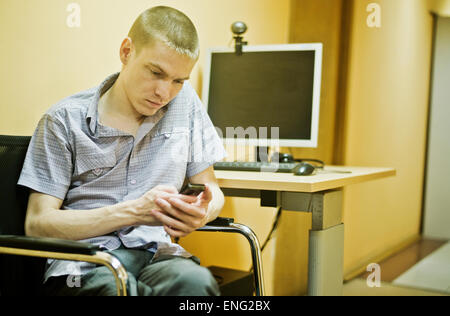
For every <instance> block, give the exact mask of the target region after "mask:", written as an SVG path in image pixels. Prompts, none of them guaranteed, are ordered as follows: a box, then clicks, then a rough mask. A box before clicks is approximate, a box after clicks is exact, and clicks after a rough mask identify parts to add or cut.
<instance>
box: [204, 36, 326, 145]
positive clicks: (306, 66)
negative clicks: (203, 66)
mask: <svg viewBox="0 0 450 316" xmlns="http://www.w3.org/2000/svg"><path fill="white" fill-rule="evenodd" d="M321 49H322V45H321V44H292V45H275V46H250V47H244V53H243V55H242V56H238V55H237V54H235V53H234V51H233V50H223V49H213V50H211V51H210V54H209V56H208V57H209V58H208V65H207V66H208V67H207V70H208V71H207V74H206V75H205V88H206V89H205V90H204V95H203V100H204V102H205V103H206V105H207V108H208V114H209V116H210V118H211V120H212V122H213V124H214V125H215V126H216V128H218V130H219V131H220V132H221V134H222V136H223V138H225V139H226V140H227V141H228V142H233V141H236V139H241V140H242V139H250V140H252V139H253V140H256V141H257V142H256V144H255V145H262V146H265V145H268V144H267V141H268V140H269V141H273V140H279V142H280V143H279V145H280V146H289V147H316V146H317V130H318V113H319V100H320V73H321V62H322V50H321ZM238 131H244V135H242V133H238ZM252 131H253V132H252ZM254 131H256V136H255V133H254ZM233 132H234V135H233ZM239 134H241V135H239ZM271 143H273V142H271ZM269 145H270V144H269Z"/></svg>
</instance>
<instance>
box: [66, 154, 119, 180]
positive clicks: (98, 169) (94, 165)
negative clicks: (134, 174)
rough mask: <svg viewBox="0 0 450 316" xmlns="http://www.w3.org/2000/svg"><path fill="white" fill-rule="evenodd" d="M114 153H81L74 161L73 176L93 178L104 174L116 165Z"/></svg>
mask: <svg viewBox="0 0 450 316" xmlns="http://www.w3.org/2000/svg"><path fill="white" fill-rule="evenodd" d="M116 163H117V160H116V155H115V153H112V154H103V153H102V154H100V153H93V154H83V155H78V156H77V157H76V161H75V169H74V176H75V177H85V178H86V180H87V178H90V179H95V178H98V177H101V176H102V175H104V174H106V173H107V172H109V171H110V170H112V169H113V168H114V166H115V165H116Z"/></svg>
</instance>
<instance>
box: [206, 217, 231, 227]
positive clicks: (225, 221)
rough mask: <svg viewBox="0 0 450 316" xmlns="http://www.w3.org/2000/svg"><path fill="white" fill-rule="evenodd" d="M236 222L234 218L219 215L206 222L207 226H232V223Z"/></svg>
mask: <svg viewBox="0 0 450 316" xmlns="http://www.w3.org/2000/svg"><path fill="white" fill-rule="evenodd" d="M232 223H234V218H230V217H217V218H216V219H215V220H213V221H211V222H209V223H208V224H206V226H225V227H226V226H230V224H232Z"/></svg>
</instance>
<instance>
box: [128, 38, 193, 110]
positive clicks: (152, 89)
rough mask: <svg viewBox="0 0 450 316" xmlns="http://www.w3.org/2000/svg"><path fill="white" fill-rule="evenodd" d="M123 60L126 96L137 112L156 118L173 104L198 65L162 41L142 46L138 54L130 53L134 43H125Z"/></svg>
mask: <svg viewBox="0 0 450 316" xmlns="http://www.w3.org/2000/svg"><path fill="white" fill-rule="evenodd" d="M127 46H128V48H127ZM127 51H128V54H127ZM121 59H122V63H123V68H122V72H121V75H122V76H123V77H124V78H123V79H124V80H123V84H124V90H125V94H126V95H127V97H128V100H129V102H130V103H131V105H132V106H133V108H134V110H135V111H136V112H137V113H139V114H140V115H143V116H151V115H154V114H155V113H156V112H157V111H158V110H159V109H161V108H162V107H164V106H166V105H167V104H168V103H169V102H170V101H172V100H173V99H174V98H175V97H176V96H177V95H178V93H179V92H180V90H181V88H182V87H183V83H184V81H186V80H188V79H189V76H190V74H191V72H192V69H193V68H194V65H195V60H193V59H191V58H189V57H188V56H185V55H181V54H179V53H177V52H176V51H175V50H174V49H172V48H170V47H168V46H167V45H166V44H164V43H162V42H160V41H156V42H155V43H154V44H152V45H149V46H147V47H143V48H142V49H141V51H140V52H139V54H138V55H136V51H135V50H134V49H132V50H131V42H128V44H127V42H126V41H124V43H123V44H122V47H121Z"/></svg>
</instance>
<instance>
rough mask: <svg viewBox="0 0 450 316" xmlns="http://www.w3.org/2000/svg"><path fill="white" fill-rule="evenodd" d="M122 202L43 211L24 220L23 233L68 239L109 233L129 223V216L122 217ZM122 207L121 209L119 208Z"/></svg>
mask: <svg viewBox="0 0 450 316" xmlns="http://www.w3.org/2000/svg"><path fill="white" fill-rule="evenodd" d="M125 207H126V205H124V204H123V203H120V204H116V205H111V206H106V207H101V208H97V209H92V210H57V209H50V210H46V211H45V212H44V213H43V214H42V215H40V216H37V217H35V218H34V219H33V220H32V221H27V224H26V234H27V235H28V236H36V237H52V238H61V239H67V240H83V239H87V238H92V237H97V236H102V235H106V234H109V233H111V232H113V231H116V230H118V229H120V228H122V227H125V226H129V225H132V224H133V222H132V220H131V219H132V217H131V216H125V214H126V213H125V212H123V208H125ZM120 210H121V211H120Z"/></svg>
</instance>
